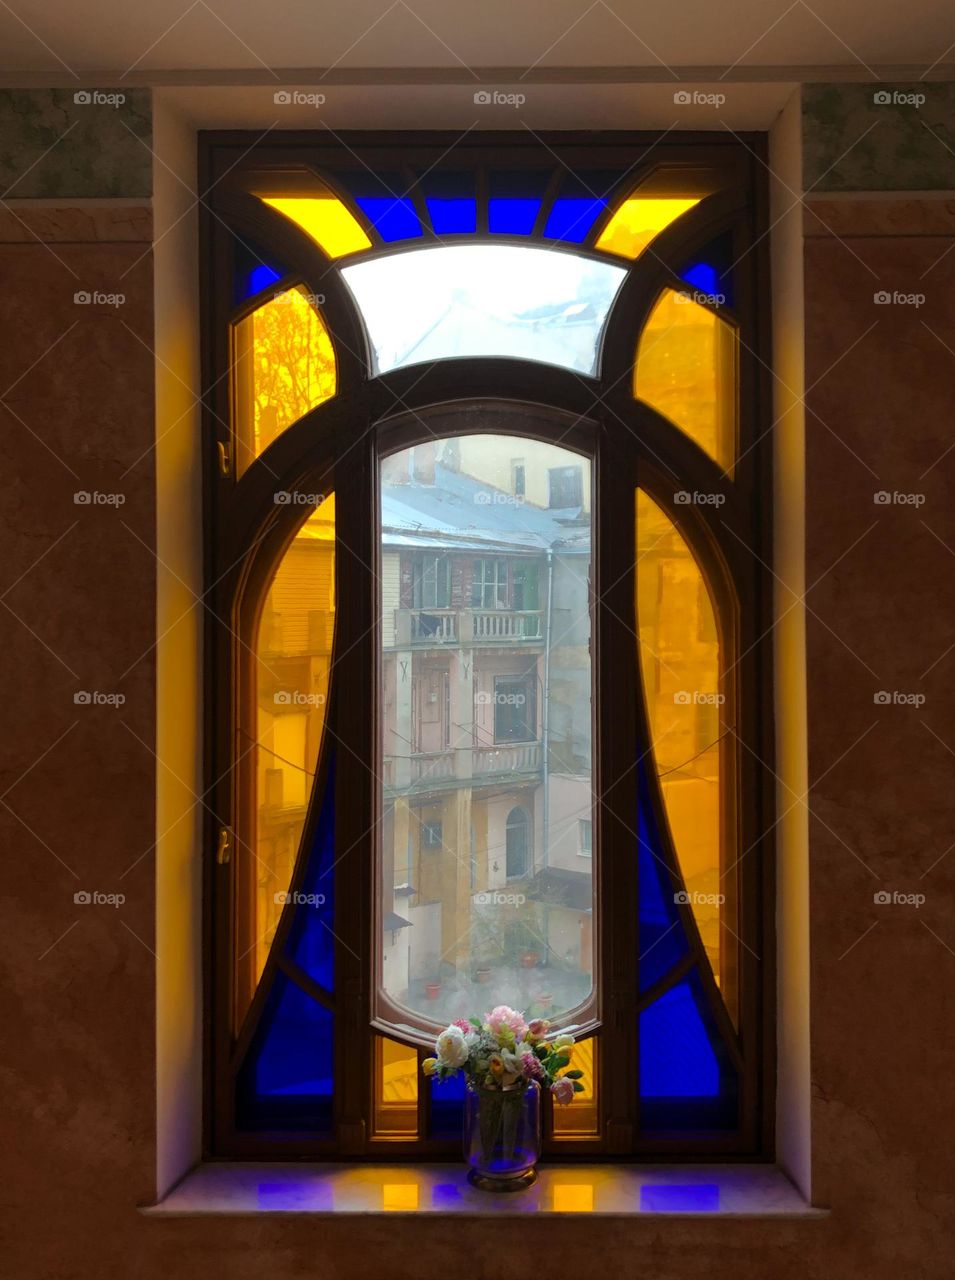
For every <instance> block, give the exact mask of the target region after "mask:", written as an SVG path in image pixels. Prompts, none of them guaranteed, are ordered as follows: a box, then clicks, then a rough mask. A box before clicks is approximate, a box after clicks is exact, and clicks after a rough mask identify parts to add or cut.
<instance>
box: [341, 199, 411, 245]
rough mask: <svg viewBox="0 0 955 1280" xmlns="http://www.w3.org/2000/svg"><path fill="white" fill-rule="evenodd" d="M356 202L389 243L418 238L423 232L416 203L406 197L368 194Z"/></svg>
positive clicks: (383, 238)
mask: <svg viewBox="0 0 955 1280" xmlns="http://www.w3.org/2000/svg"><path fill="white" fill-rule="evenodd" d="M355 203H356V204H357V205H358V207H359V208H360V209H361V211H362V213H364V214H365V216H366V217H367V218H368V220H369V222H370V223H371V224H372V226H373V227H374V228H375V230H376V231H377V232H378V234H379V235H380V236H381V238H382V240H385V241H387V242H388V243H389V244H391V243H392V242H393V241H395V240H414V239H418V238H420V237H421V235H422V234H423V233H422V230H421V223H420V222H419V220H418V215H417V213H415V207H414V204H413V203H412V201H411V200H408V199H407V198H406V197H397V196H367V197H359V198H358V199H356V201H355Z"/></svg>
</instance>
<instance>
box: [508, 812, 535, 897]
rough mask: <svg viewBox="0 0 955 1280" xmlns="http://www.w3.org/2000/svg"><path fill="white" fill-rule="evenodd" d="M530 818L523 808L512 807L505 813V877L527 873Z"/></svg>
mask: <svg viewBox="0 0 955 1280" xmlns="http://www.w3.org/2000/svg"><path fill="white" fill-rule="evenodd" d="M529 831H530V818H529V817H528V816H527V811H526V810H524V809H512V810H511V811H510V813H509V814H508V815H507V829H506V835H505V839H506V844H507V854H506V857H507V878H508V880H518V879H520V878H521V877H522V876H526V875H527V871H528V862H529V860H530V838H529Z"/></svg>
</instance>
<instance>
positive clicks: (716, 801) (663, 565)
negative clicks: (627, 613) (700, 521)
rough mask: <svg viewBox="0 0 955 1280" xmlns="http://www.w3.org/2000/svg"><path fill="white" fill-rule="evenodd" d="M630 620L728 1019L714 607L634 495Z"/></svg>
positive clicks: (692, 562) (728, 918) (679, 843)
mask: <svg viewBox="0 0 955 1280" xmlns="http://www.w3.org/2000/svg"><path fill="white" fill-rule="evenodd" d="M636 561H637V562H636V616H637V626H638V633H639V637H640V663H641V668H642V674H643V686H644V690H645V694H646V704H647V714H648V716H649V720H650V734H651V739H652V745H653V757H654V760H655V762H656V768H657V772H658V773H659V776H660V784H661V790H662V792H663V802H664V806H665V808H666V814H667V820H668V822H669V827H670V832H671V835H672V837H673V843H674V846H675V848H676V854H677V858H678V859H679V864H680V869H681V871H682V874H683V880H684V884H685V887H686V892H687V893H688V894H689V896H690V905H691V907H692V910H693V915H694V918H695V920H696V924H697V927H698V929H699V931H700V935H701V937H702V940H703V946H704V947H705V949H706V954H707V956H708V957H709V961H710V964H711V966H712V968H713V974H714V976H715V978H716V981H717V982H718V983H719V984H720V986H721V987H722V990H723V995H724V998H725V999H726V1003H727V1007H728V1008H729V1009H730V1011H731V1013H734V1014H735V1003H736V991H735V985H736V984H735V970H736V964H735V946H734V937H733V932H732V931H735V920H734V918H733V913H734V902H733V894H732V892H731V888H730V885H729V880H730V877H728V876H727V877H726V878H725V879H722V878H721V847H722V842H721V832H722V830H723V829H724V825H725V824H727V822H728V820H729V819H731V818H733V817H735V814H728V813H727V812H726V805H727V804H728V803H729V799H728V793H729V788H728V787H726V785H725V781H726V780H725V779H724V777H723V774H722V770H723V768H724V763H723V755H722V753H721V749H720V747H721V738H722V737H723V736H724V735H725V734H726V732H727V706H726V702H725V695H724V682H723V680H722V666H721V664H722V663H723V662H724V661H725V655H723V654H721V652H720V639H719V632H718V629H717V619H716V610H715V607H714V604H713V600H712V598H711V596H710V592H709V589H708V587H707V584H706V580H705V578H704V576H703V572H702V570H701V568H700V565H699V563H698V561H697V559H696V557H695V556H694V554H693V552H692V550H691V549H690V546H689V544H688V543H687V541H686V539H685V538H684V537H683V535H682V534H681V533H680V531H679V529H677V527H676V525H675V524H674V523H673V521H672V520H671V519H670V517H669V516H668V515H667V514H666V513H665V512H664V511H663V510H662V508H661V507H659V506H658V505H657V503H655V502H654V501H653V499H652V498H650V497H649V496H648V494H646V493H645V492H644V491H643V490H642V489H638V490H637V502H636Z"/></svg>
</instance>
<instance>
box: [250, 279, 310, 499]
mask: <svg viewBox="0 0 955 1280" xmlns="http://www.w3.org/2000/svg"><path fill="white" fill-rule="evenodd" d="M233 378H234V384H233V385H234V403H235V439H236V459H235V466H236V475H237V476H241V475H242V473H243V472H244V471H245V469H246V468H247V467H248V466H249V465H250V464H251V463H252V462H254V461H255V459H256V458H257V457H258V456H259V454H260V453H263V452H264V451H265V450H266V449H267V448H268V446H269V445H270V444H271V443H272V441H273V440H274V439H275V438H276V437H277V436H279V435H281V434H282V432H283V431H284V430H285V429H286V427H290V426H291V425H292V423H293V422H297V421H298V419H299V418H302V417H304V416H305V414H306V413H308V412H309V411H310V410H312V409H314V408H315V407H316V406H317V405H320V404H322V403H323V402H324V401H325V400H329V399H331V397H332V396H333V395H334V394H335V390H336V370H335V352H334V349H333V347H332V341H331V338H330V337H329V335H328V330H327V329H326V328H325V325H324V323H323V321H322V318H321V316H320V315H319V314H318V312H317V311H316V310H315V308H314V307H313V306H312V304H311V302H310V301H309V298H308V295H307V294H306V292H305V290H304V289H302V288H300V287H296V288H294V289H287V290H285V291H284V292H283V293H279V294H276V295H275V297H274V298H271V299H270V300H269V301H268V302H265V303H263V304H262V306H261V307H258V308H257V309H256V310H255V311H253V312H252V313H251V314H250V315H248V316H246V317H245V319H243V320H240V321H239V322H238V324H236V325H235V326H234V328H233Z"/></svg>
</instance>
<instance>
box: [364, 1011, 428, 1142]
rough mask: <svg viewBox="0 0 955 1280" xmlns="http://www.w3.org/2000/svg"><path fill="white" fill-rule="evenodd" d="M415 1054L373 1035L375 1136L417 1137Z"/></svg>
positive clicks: (416, 1061)
mask: <svg viewBox="0 0 955 1280" xmlns="http://www.w3.org/2000/svg"><path fill="white" fill-rule="evenodd" d="M419 1074H420V1073H419V1070H418V1051H417V1049H409V1048H408V1046H407V1045H404V1044H399V1043H398V1041H397V1040H389V1039H388V1037H387V1036H375V1136H376V1137H377V1138H416V1137H417V1136H418V1076H419Z"/></svg>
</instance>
